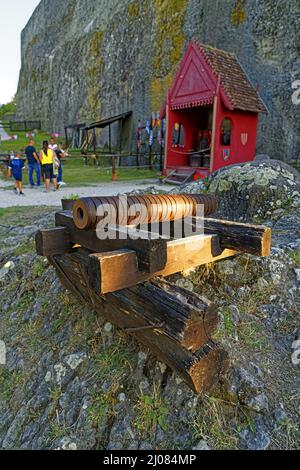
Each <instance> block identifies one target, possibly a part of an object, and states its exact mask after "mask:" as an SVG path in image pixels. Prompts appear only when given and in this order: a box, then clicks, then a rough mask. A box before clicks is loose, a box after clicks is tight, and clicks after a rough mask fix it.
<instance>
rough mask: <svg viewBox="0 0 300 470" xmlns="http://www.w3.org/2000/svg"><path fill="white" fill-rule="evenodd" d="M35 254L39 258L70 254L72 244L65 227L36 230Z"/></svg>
mask: <svg viewBox="0 0 300 470" xmlns="http://www.w3.org/2000/svg"><path fill="white" fill-rule="evenodd" d="M35 245H36V252H37V254H38V255H40V256H52V255H62V254H64V253H70V252H71V251H72V247H73V245H74V243H72V242H71V239H70V236H69V232H68V230H67V229H66V227H55V228H52V229H44V230H38V231H37V233H36V235H35Z"/></svg>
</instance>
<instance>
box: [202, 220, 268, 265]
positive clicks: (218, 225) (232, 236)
mask: <svg viewBox="0 0 300 470" xmlns="http://www.w3.org/2000/svg"><path fill="white" fill-rule="evenodd" d="M202 220H203V223H204V233H214V234H217V235H219V237H220V243H221V247H222V248H229V249H232V250H237V251H240V252H243V253H250V254H252V255H256V256H269V255H270V250H271V238H272V230H271V228H270V227H265V226H263V225H251V224H244V223H239V222H232V221H229V220H219V219H211V218H203V219H202Z"/></svg>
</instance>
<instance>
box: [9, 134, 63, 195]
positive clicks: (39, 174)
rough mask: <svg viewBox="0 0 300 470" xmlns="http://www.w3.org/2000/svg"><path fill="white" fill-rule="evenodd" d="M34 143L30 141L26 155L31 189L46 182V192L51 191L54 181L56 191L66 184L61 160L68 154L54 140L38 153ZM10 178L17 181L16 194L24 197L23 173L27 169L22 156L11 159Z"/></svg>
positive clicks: (18, 155) (46, 142)
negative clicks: (63, 178)
mask: <svg viewBox="0 0 300 470" xmlns="http://www.w3.org/2000/svg"><path fill="white" fill-rule="evenodd" d="M34 145H35V144H34V141H33V140H30V141H29V144H28V146H27V147H26V149H25V155H26V159H27V163H28V177H29V184H30V187H31V188H35V187H39V186H41V181H42V180H43V181H44V182H45V187H46V191H47V192H48V191H50V182H51V181H52V184H53V190H54V191H56V190H57V189H58V188H59V187H60V186H62V185H64V184H65V183H64V182H63V180H62V172H63V170H62V162H61V159H62V158H63V157H65V156H66V155H67V154H66V152H65V151H64V150H63V146H62V144H61V143H59V144H56V143H55V140H54V139H53V138H52V139H51V140H50V143H49V142H48V141H47V140H45V141H44V142H43V148H42V150H41V151H40V152H37V151H36V148H35V146H34ZM8 168H9V172H10V176H12V177H13V178H14V180H15V186H14V192H15V193H16V194H19V195H20V196H24V192H23V183H22V180H23V178H22V173H23V170H24V168H25V165H24V161H23V159H22V158H21V155H20V154H19V153H17V154H16V155H14V156H13V158H11V160H10V162H9V165H8ZM34 173H35V175H36V184H35V182H34Z"/></svg>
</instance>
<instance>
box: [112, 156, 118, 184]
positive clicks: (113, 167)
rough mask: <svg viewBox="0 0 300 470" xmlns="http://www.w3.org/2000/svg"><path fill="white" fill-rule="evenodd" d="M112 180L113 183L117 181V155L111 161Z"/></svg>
mask: <svg viewBox="0 0 300 470" xmlns="http://www.w3.org/2000/svg"><path fill="white" fill-rule="evenodd" d="M111 179H112V181H116V180H117V174H116V157H115V155H113V156H112V159H111Z"/></svg>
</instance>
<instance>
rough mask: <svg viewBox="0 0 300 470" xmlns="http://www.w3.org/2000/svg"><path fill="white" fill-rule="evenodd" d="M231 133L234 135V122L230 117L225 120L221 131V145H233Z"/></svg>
mask: <svg viewBox="0 0 300 470" xmlns="http://www.w3.org/2000/svg"><path fill="white" fill-rule="evenodd" d="M231 133H232V120H231V119H230V118H228V117H226V118H225V119H223V121H222V124H221V129H220V143H221V145H225V146H229V145H231Z"/></svg>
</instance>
